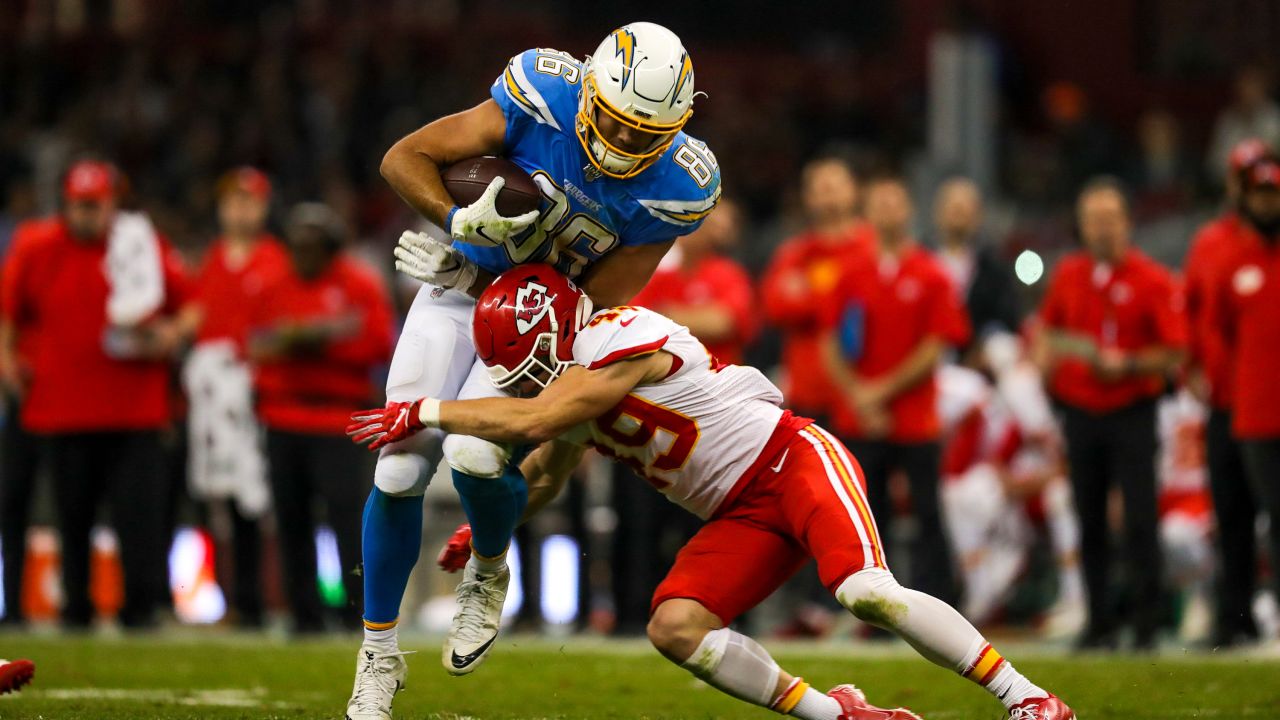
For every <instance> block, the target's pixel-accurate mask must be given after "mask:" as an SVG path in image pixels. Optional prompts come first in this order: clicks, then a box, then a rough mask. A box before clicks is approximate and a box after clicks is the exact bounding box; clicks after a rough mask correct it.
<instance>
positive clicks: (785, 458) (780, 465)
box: [769, 448, 791, 472]
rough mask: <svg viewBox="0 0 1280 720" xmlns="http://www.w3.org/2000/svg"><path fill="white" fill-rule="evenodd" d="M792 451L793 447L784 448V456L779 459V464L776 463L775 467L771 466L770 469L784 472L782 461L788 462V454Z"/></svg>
mask: <svg viewBox="0 0 1280 720" xmlns="http://www.w3.org/2000/svg"><path fill="white" fill-rule="evenodd" d="M790 452H791V448H787V449H786V450H783V451H782V458H780V459H779V460H778V464H777V465H774V466H773V467H771V468H769V469H770V470H772V471H774V472H782V463H784V462H786V461H787V454H788V453H790Z"/></svg>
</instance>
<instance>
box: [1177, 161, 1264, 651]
mask: <svg viewBox="0 0 1280 720" xmlns="http://www.w3.org/2000/svg"><path fill="white" fill-rule="evenodd" d="M1270 152H1271V150H1270V148H1268V147H1267V145H1266V143H1264V142H1262V141H1261V140H1258V139H1256V138H1255V139H1249V140H1245V141H1244V142H1241V143H1239V144H1237V145H1236V146H1235V147H1234V148H1232V150H1231V153H1230V156H1229V159H1228V165H1229V167H1228V172H1227V178H1226V204H1225V207H1224V208H1223V211H1222V213H1221V214H1220V215H1218V217H1216V218H1214V219H1213V220H1211V221H1209V222H1208V223H1206V224H1205V225H1204V226H1203V227H1201V228H1200V229H1199V230H1198V231H1196V234H1195V237H1193V238H1192V240H1191V248H1190V250H1188V252H1187V257H1186V260H1185V261H1184V262H1183V275H1184V278H1185V282H1186V291H1187V302H1186V312H1187V329H1188V331H1189V336H1188V337H1189V342H1188V345H1187V349H1188V353H1189V362H1188V367H1187V373H1186V383H1187V386H1188V387H1189V388H1190V390H1191V391H1192V393H1193V394H1195V396H1196V397H1197V398H1199V399H1200V400H1201V401H1202V402H1205V403H1207V404H1208V406H1209V421H1208V423H1207V424H1206V427H1205V453H1206V456H1207V458H1206V459H1207V465H1208V470H1209V488H1210V490H1211V492H1212V493H1213V507H1214V512H1215V514H1216V516H1217V520H1218V523H1217V524H1218V532H1217V541H1218V542H1217V550H1218V577H1217V581H1216V583H1215V588H1214V590H1215V598H1216V603H1215V605H1216V607H1215V617H1214V632H1213V637H1212V639H1211V642H1212V644H1213V646H1214V647H1226V646H1230V645H1235V644H1238V643H1241V642H1248V641H1251V640H1255V639H1257V637H1258V627H1257V625H1256V624H1255V622H1254V619H1253V595H1254V575H1255V573H1256V571H1257V560H1256V555H1255V548H1254V546H1255V538H1254V532H1253V524H1252V523H1247V522H1241V521H1240V518H1246V517H1255V516H1256V515H1257V513H1258V507H1257V502H1256V498H1254V497H1253V494H1252V492H1251V491H1250V490H1249V484H1248V480H1247V478H1246V476H1245V470H1244V458H1243V456H1242V455H1241V453H1240V446H1239V444H1238V443H1237V442H1236V441H1235V439H1234V438H1233V437H1232V436H1231V410H1230V408H1231V363H1230V358H1228V357H1227V354H1226V352H1225V349H1224V347H1223V344H1222V338H1221V333H1220V332H1219V331H1218V328H1217V327H1216V323H1214V322H1213V320H1212V318H1211V317H1210V315H1209V313H1208V312H1207V307H1208V299H1209V296H1210V295H1211V294H1212V292H1213V288H1214V286H1215V285H1216V284H1217V283H1218V282H1219V277H1218V276H1219V275H1221V273H1222V265H1223V264H1224V263H1225V262H1226V258H1227V257H1228V256H1230V255H1231V254H1232V253H1234V252H1235V251H1236V250H1237V249H1239V248H1240V247H1243V246H1245V245H1247V244H1248V243H1249V242H1250V239H1251V238H1252V237H1253V236H1254V235H1255V234H1256V233H1257V230H1255V229H1254V227H1253V225H1252V224H1251V223H1250V222H1249V220H1248V219H1247V218H1246V216H1245V215H1244V214H1242V213H1241V211H1240V201H1241V191H1240V184H1241V179H1242V177H1243V173H1244V172H1245V170H1246V169H1247V168H1249V167H1250V166H1251V165H1253V164H1254V163H1255V162H1257V161H1258V160H1259V159H1261V158H1263V157H1265V156H1266V155H1268V154H1269V153H1270Z"/></svg>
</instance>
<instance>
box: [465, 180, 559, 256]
mask: <svg viewBox="0 0 1280 720" xmlns="http://www.w3.org/2000/svg"><path fill="white" fill-rule="evenodd" d="M506 184H507V181H506V179H505V178H502V177H495V178H494V179H493V181H492V182H490V183H489V187H487V188H485V190H484V194H483V195H481V196H480V197H479V198H478V199H477V200H476V201H475V202H473V203H471V204H470V205H468V206H466V207H464V208H460V207H455V208H454V209H452V210H450V211H449V217H448V218H446V219H445V225H447V226H448V229H449V234H450V235H451V236H453V239H454V240H455V241H457V242H464V243H470V244H472V245H487V246H494V245H501V244H502V243H504V242H506V241H507V238H509V237H511V236H512V235H515V234H517V233H519V232H520V231H521V230H524V229H525V228H527V227H529V226H530V225H532V224H533V221H534V220H537V219H538V215H539V212H538V211H537V210H530V211H529V212H527V213H525V214H523V215H516V216H515V217H503V216H502V215H500V214H498V208H497V202H498V192H499V191H501V190H502V188H503V186H505V185H506Z"/></svg>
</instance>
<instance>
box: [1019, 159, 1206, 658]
mask: <svg viewBox="0 0 1280 720" xmlns="http://www.w3.org/2000/svg"><path fill="white" fill-rule="evenodd" d="M1076 218H1077V222H1078V223H1079V232H1080V238H1081V240H1082V241H1083V244H1084V249H1083V250H1079V251H1076V252H1072V253H1068V254H1067V255H1065V256H1063V257H1062V259H1061V260H1059V261H1058V265H1057V267H1056V268H1055V270H1054V273H1053V278H1052V280H1051V281H1050V283H1049V290H1048V293H1047V295H1046V296H1045V299H1044V302H1043V304H1042V305H1041V307H1040V321H1041V322H1042V324H1043V328H1042V332H1040V333H1037V336H1036V341H1037V348H1036V355H1037V358H1038V360H1039V361H1040V364H1041V367H1042V368H1043V369H1044V371H1045V374H1046V379H1047V381H1048V384H1049V392H1050V395H1051V396H1053V398H1054V400H1055V401H1057V403H1058V404H1059V405H1060V407H1062V409H1063V418H1064V423H1063V431H1064V435H1065V437H1066V443H1067V458H1068V462H1069V464H1070V477H1071V487H1072V492H1073V495H1074V498H1075V504H1076V512H1077V514H1078V515H1079V516H1080V539H1081V543H1080V547H1081V559H1082V560H1083V564H1084V576H1085V586H1086V588H1087V591H1088V596H1089V601H1088V605H1089V607H1088V610H1089V621H1088V625H1087V627H1086V629H1085V632H1084V634H1083V636H1082V637H1081V638H1080V640H1079V644H1080V646H1081V647H1083V648H1087V649H1114V647H1115V646H1116V642H1117V632H1118V626H1119V625H1120V622H1119V618H1118V617H1116V614H1115V611H1114V607H1113V604H1112V602H1111V598H1112V597H1113V595H1112V589H1111V587H1110V586H1111V581H1110V552H1109V550H1108V544H1109V533H1108V527H1107V523H1106V522H1105V518H1106V517H1107V498H1108V496H1109V495H1110V490H1111V486H1112V485H1119V486H1120V490H1121V491H1122V493H1123V495H1124V528H1125V530H1124V532H1125V552H1124V557H1125V560H1126V561H1127V567H1128V573H1127V577H1128V580H1129V588H1128V589H1129V597H1131V598H1154V597H1158V596H1159V594H1160V546H1159V540H1158V537H1157V527H1156V522H1157V514H1156V466H1155V454H1156V400H1157V398H1159V396H1160V394H1161V393H1162V392H1163V390H1164V387H1165V378H1166V376H1167V374H1168V373H1169V372H1171V371H1172V370H1173V369H1174V368H1176V367H1178V365H1179V364H1180V363H1181V362H1182V359H1183V349H1184V348H1185V346H1186V342H1187V337H1186V336H1187V330H1186V318H1185V317H1184V316H1183V310H1182V292H1181V289H1180V287H1179V285H1178V283H1177V281H1176V279H1175V278H1174V277H1173V275H1172V274H1171V273H1170V272H1169V271H1168V270H1166V269H1165V268H1164V267H1163V266H1161V265H1159V264H1158V263H1156V262H1155V261H1154V260H1152V259H1150V258H1148V257H1147V256H1146V255H1144V254H1143V253H1141V252H1139V251H1138V250H1137V249H1136V248H1134V247H1133V246H1132V242H1131V232H1132V224H1131V216H1130V209H1129V202H1128V198H1127V196H1126V195H1125V192H1124V189H1123V187H1122V186H1121V185H1120V183H1119V182H1118V181H1116V180H1114V179H1112V178H1109V177H1098V178H1094V179H1093V180H1091V181H1089V182H1088V183H1087V184H1086V185H1085V186H1084V188H1083V189H1082V190H1081V191H1080V195H1079V199H1078V200H1077V203H1076ZM1131 610H1132V614H1131V617H1132V625H1133V628H1134V632H1135V635H1134V645H1135V648H1136V649H1138V650H1151V649H1152V648H1153V647H1154V643H1155V639H1156V638H1155V634H1156V630H1157V625H1156V623H1157V621H1158V617H1159V614H1158V613H1154V612H1152V611H1151V608H1150V606H1149V605H1148V604H1146V603H1144V602H1134V603H1133V604H1132V607H1131Z"/></svg>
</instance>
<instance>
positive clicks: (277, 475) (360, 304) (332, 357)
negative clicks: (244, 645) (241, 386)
mask: <svg viewBox="0 0 1280 720" xmlns="http://www.w3.org/2000/svg"><path fill="white" fill-rule="evenodd" d="M286 234H287V239H288V246H289V253H290V259H291V262H290V264H289V266H288V268H287V270H286V271H285V272H283V273H281V274H280V275H279V276H278V277H277V278H276V279H275V281H274V282H273V283H272V284H270V285H269V286H268V287H266V288H265V289H264V290H263V292H262V293H261V294H260V295H258V296H257V298H256V300H255V301H254V303H253V310H252V313H251V321H250V327H251V330H250V336H249V338H250V339H249V355H250V358H251V359H252V360H254V361H255V363H256V365H257V377H256V381H255V387H256V389H257V394H258V403H257V410H258V417H259V419H260V420H261V422H262V424H263V425H264V426H265V427H266V429H267V433H266V436H267V443H266V447H267V460H268V466H269V468H270V471H269V476H270V482H271V488H272V491H273V493H274V500H275V514H276V524H277V527H278V531H279V534H280V545H281V558H282V560H283V567H284V575H285V582H286V584H285V588H286V594H287V596H288V599H289V605H290V609H291V610H292V612H293V620H294V626H295V630H296V631H297V632H300V633H311V632H319V631H322V630H323V629H324V624H325V623H324V613H323V611H322V609H321V605H320V597H319V594H318V592H317V589H316V548H315V522H314V520H313V518H312V514H311V510H312V506H313V500H314V499H316V498H322V499H323V500H324V504H325V506H326V510H327V519H328V523H329V526H330V527H331V528H332V529H333V532H334V535H335V536H336V537H337V542H338V556H339V558H340V560H341V563H342V568H343V573H342V580H343V586H344V588H345V590H346V597H347V607H346V610H345V611H344V612H343V613H342V619H343V623H344V626H349V627H350V628H352V629H354V628H356V627H359V624H360V611H361V608H362V607H363V603H362V597H363V594H362V584H361V580H360V578H359V577H358V575H357V574H356V573H355V572H354V570H355V569H356V568H357V567H358V566H359V564H360V517H361V512H362V511H361V508H362V507H363V505H364V498H365V496H366V495H368V493H369V490H370V487H369V482H368V481H362V480H361V478H369V477H371V475H372V473H371V468H370V467H368V465H369V463H368V461H367V455H366V454H365V453H363V452H361V451H360V448H358V447H355V446H353V445H352V444H351V443H350V442H349V441H348V440H347V437H346V434H345V428H346V426H347V418H348V415H349V414H350V409H351V408H352V407H358V406H359V404H360V403H366V402H368V401H369V399H370V398H372V397H374V387H373V383H372V378H371V374H372V372H373V370H374V369H375V368H376V367H378V366H380V365H382V364H384V363H386V362H387V361H388V360H389V359H390V358H391V346H392V338H391V325H392V310H391V301H390V297H389V295H388V293H387V289H386V287H385V286H384V283H383V281H382V279H381V278H380V277H379V276H378V275H376V274H375V273H374V272H373V271H372V270H370V269H368V268H366V267H365V266H363V265H362V264H361V263H359V262H358V261H356V260H355V259H353V258H351V257H350V256H348V255H346V254H345V253H344V252H343V251H342V246H343V244H344V239H345V237H346V230H345V227H344V225H343V223H342V221H341V219H340V218H339V217H338V216H337V214H336V213H335V212H334V211H333V210H332V209H331V208H329V207H328V206H326V205H322V204H318V203H303V204H300V205H298V206H296V207H294V208H293V210H292V211H291V212H290V215H289V219H288V224H287V232H286Z"/></svg>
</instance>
